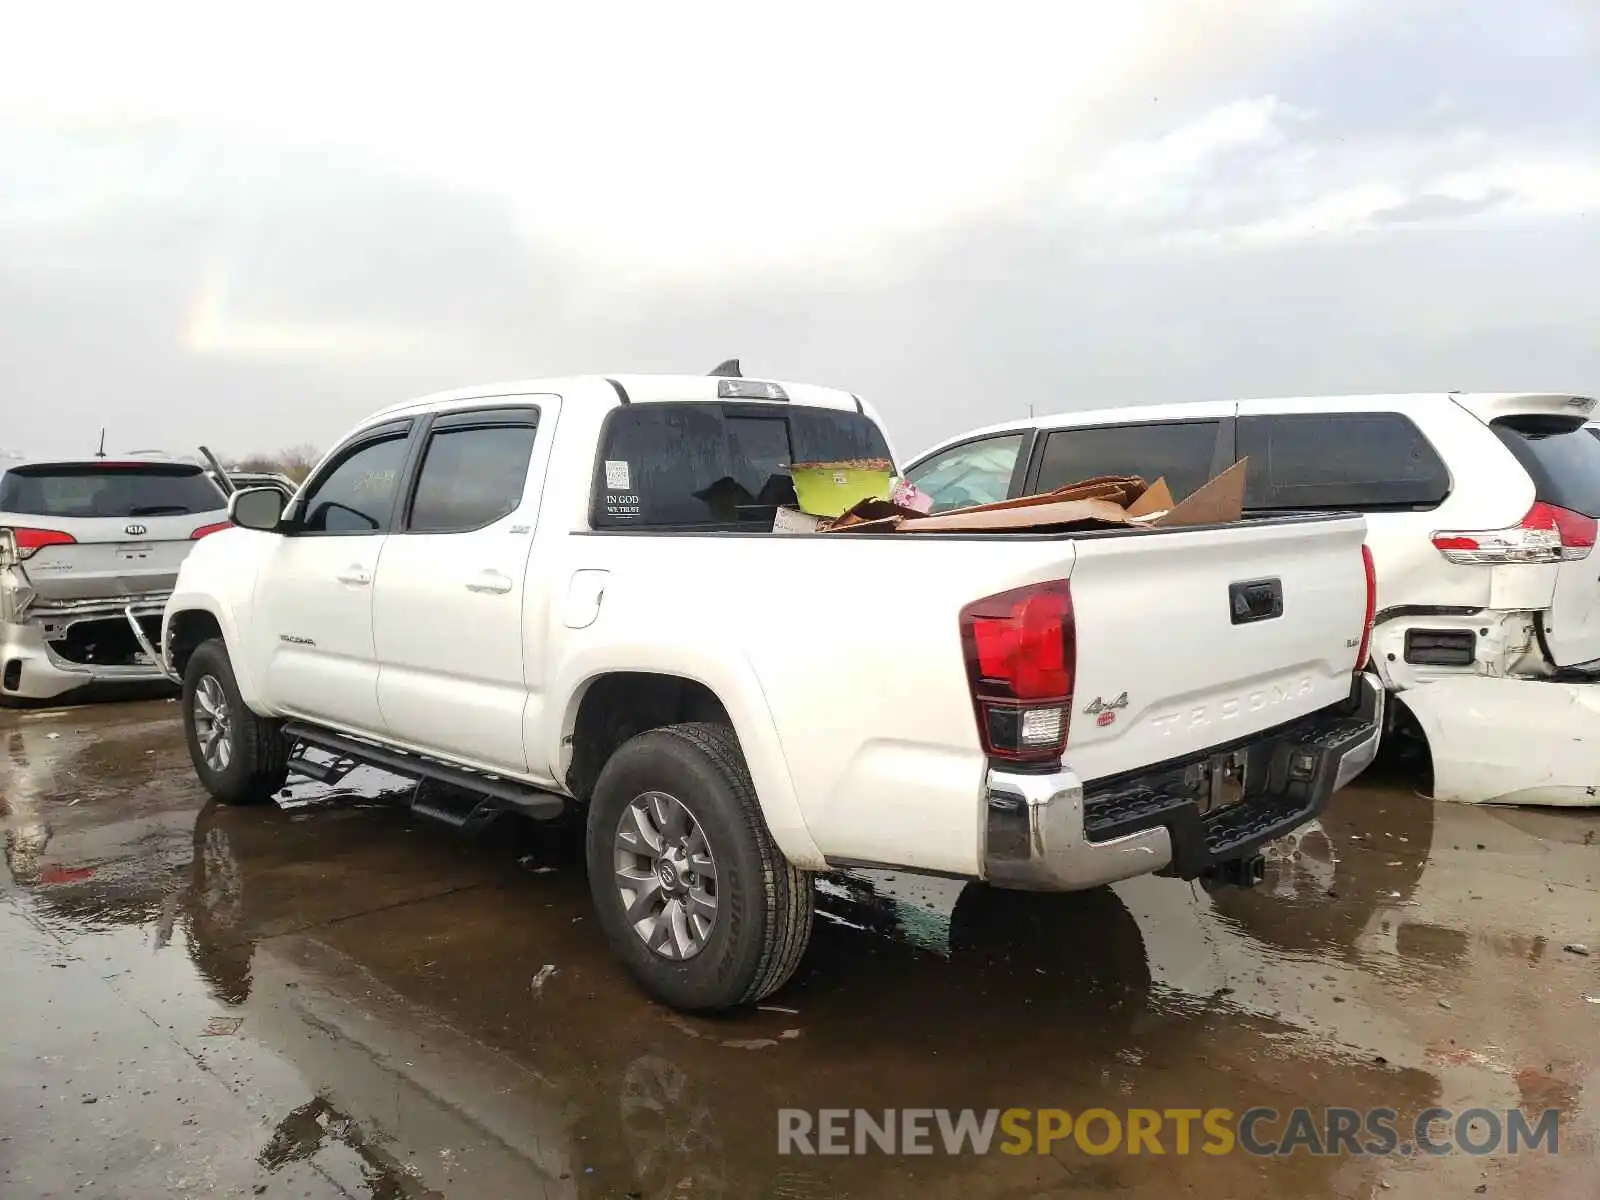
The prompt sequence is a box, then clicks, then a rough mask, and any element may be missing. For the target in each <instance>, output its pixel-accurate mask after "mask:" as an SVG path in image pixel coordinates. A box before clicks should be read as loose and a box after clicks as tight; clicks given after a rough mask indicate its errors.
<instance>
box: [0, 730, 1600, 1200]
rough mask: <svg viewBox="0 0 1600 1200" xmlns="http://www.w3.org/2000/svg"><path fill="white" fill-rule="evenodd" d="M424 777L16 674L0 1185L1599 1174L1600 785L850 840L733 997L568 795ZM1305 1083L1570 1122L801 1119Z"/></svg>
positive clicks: (1568, 1188)
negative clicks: (1071, 1125)
mask: <svg viewBox="0 0 1600 1200" xmlns="http://www.w3.org/2000/svg"><path fill="white" fill-rule="evenodd" d="M396 783H397V781H395V780H394V779H392V777H388V776H383V775H381V774H379V773H377V772H365V773H359V774H358V776H352V777H351V778H350V780H348V781H347V784H348V785H349V787H347V789H346V793H347V794H333V793H330V790H329V789H327V788H325V787H322V786H321V785H312V784H309V783H301V784H299V785H297V786H296V787H295V788H293V789H292V791H293V795H292V797H291V799H290V800H289V801H288V802H286V805H285V807H283V808H281V809H278V808H274V809H234V810H230V809H224V808H220V807H218V806H217V805H215V804H211V803H208V802H207V800H206V798H205V796H204V795H203V794H202V793H201V791H200V789H199V788H198V786H197V785H196V784H195V782H194V780H193V777H192V775H191V773H190V768H189V764H188V759H187V755H186V752H185V750H184V747H183V741H182V737H181V735H180V733H179V730H178V726H177V723H176V707H175V706H174V705H171V704H167V703H164V702H161V701H156V702H151V703H142V704H131V705H121V706H112V707H102V708H97V709H77V710H69V711H65V712H59V713H49V714H16V713H0V820H3V822H4V826H5V830H6V867H7V870H6V871H5V872H3V873H0V997H3V998H4V1004H5V1010H4V1013H3V1022H4V1023H3V1030H4V1033H3V1037H0V1196H3V1197H5V1198H6V1200H25V1198H32V1197H45V1196H52V1197H53V1196H103V1197H116V1198H119V1200H120V1198H123V1197H147V1196H162V1197H191V1196H193V1197H211V1196H233V1195H243V1196H252V1195H262V1196H268V1197H274V1196H278V1197H300V1196H310V1197H326V1196H352V1197H371V1198H374V1200H404V1198H412V1197H433V1196H439V1197H450V1198H455V1197H466V1198H479V1197H482V1198H484V1200H504V1198H506V1197H513V1196H514V1197H519V1198H520V1197H619V1198H620V1197H651V1198H667V1197H671V1198H674V1200H677V1198H683V1200H688V1198H697V1197H707V1198H712V1197H728V1198H738V1200H747V1198H757V1197H783V1198H793V1200H800V1198H807V1200H809V1198H822V1197H833V1196H848V1197H919V1198H927V1200H944V1198H946V1197H948V1198H952V1200H953V1198H956V1197H1015V1198H1023V1197H1035V1196H1058V1195H1087V1194H1094V1193H1111V1192H1122V1193H1128V1194H1132V1195H1134V1196H1149V1197H1163V1198H1165V1197H1169V1196H1177V1195H1192V1196H1198V1197H1219V1198H1220V1197H1232V1198H1236V1200H1237V1198H1244V1197H1255V1196H1273V1197H1283V1196H1295V1197H1301V1196H1304V1197H1322V1196H1330V1197H1358V1196H1378V1195H1383V1196H1393V1197H1410V1196H1417V1197H1430V1198H1431V1197H1439V1196H1458V1195H1459V1196H1471V1195H1481V1194H1488V1195H1504V1196H1513V1195H1516V1196H1558V1197H1563V1198H1564V1197H1579V1198H1582V1200H1592V1198H1594V1197H1600V1169H1597V1167H1596V1153H1595V1152H1596V1146H1597V1144H1600V1140H1597V1133H1600V844H1596V843H1597V841H1600V814H1596V813H1572V812H1567V813H1560V814H1557V813H1546V812H1528V811H1517V810H1496V809H1488V808H1471V807H1463V806H1448V805H1438V804H1433V803H1431V802H1429V801H1426V800H1423V799H1420V798H1418V797H1417V796H1416V795H1415V794H1414V793H1413V792H1412V790H1411V789H1410V788H1409V787H1408V786H1405V785H1403V784H1395V783H1392V782H1391V783H1389V784H1385V783H1384V782H1383V781H1382V780H1381V779H1380V780H1371V779H1369V780H1367V781H1363V783H1362V784H1361V785H1360V786H1357V787H1355V788H1352V789H1349V790H1347V791H1346V792H1345V793H1343V794H1342V795H1341V796H1340V797H1338V798H1337V800H1336V803H1335V805H1334V807H1333V808H1332V809H1331V810H1330V811H1329V812H1328V813H1327V814H1326V815H1325V817H1324V818H1323V820H1322V821H1321V822H1320V824H1319V825H1318V826H1317V827H1314V828H1312V829H1310V830H1308V831H1307V832H1306V833H1305V834H1304V835H1303V836H1302V837H1301V838H1300V839H1299V840H1298V844H1297V845H1296V846H1294V847H1291V848H1285V849H1284V850H1283V851H1282V852H1280V853H1279V854H1278V855H1277V857H1276V858H1275V861H1274V862H1273V864H1272V868H1271V870H1270V873H1269V876H1268V880H1267V882H1266V884H1265V885H1264V886H1262V887H1261V888H1259V889H1257V890H1255V891H1253V892H1239V891H1219V892H1216V893H1215V894H1208V893H1207V892H1205V891H1204V890H1202V889H1198V888H1194V887H1191V886H1189V885H1186V884H1180V883H1177V882H1174V881H1169V880H1157V879H1148V880H1140V881H1136V882H1133V883H1130V884H1127V885H1120V886H1118V887H1117V888H1116V889H1114V890H1111V891H1101V892H1098V893H1092V894H1088V895H1084V896H1075V897H1073V896H1069V897H1015V896H1011V897H1007V896H1003V895H1002V896H996V895H995V894H993V893H987V892H985V891H983V890H982V889H971V888H969V889H966V890H963V888H962V887H961V885H959V884H956V883H949V882H943V881H925V880H915V879H910V878H905V877H902V878H895V877H888V876H874V877H866V876H863V877H852V878H841V879H838V880H829V881H827V882H826V884H825V885H824V897H823V904H824V910H825V911H824V913H823V915H822V917H821V919H820V920H819V922H818V926H817V931H816V936H815V938H814V940H813V943H812V948H811V950H810V952H809V953H808V955H807V958H806V960H805V962H804V964H803V965H802V967H801V970H800V972H799V974H798V976H797V977H796V981H795V982H794V983H793V984H791V985H790V986H789V987H787V988H785V989H784V990H783V992H781V993H780V994H779V995H777V996H775V997H773V998H772V1002H771V1004H770V1005H769V1006H767V1007H765V1008H762V1009H759V1010H757V1011H754V1012H750V1013H748V1014H746V1015H743V1016H740V1017H738V1018H735V1019H731V1020H718V1021H710V1020H698V1019H686V1018H683V1017H680V1016H677V1015H675V1014H673V1013H671V1012H669V1011H666V1010H664V1009H662V1008H660V1007H658V1006H655V1005H652V1004H651V1003H649V1002H648V1001H646V1000H645V999H643V998H642V997H641V996H640V994H639V993H638V992H637V991H635V990H634V988H633V987H632V986H630V984H629V983H628V981H627V980H626V979H625V978H624V977H623V975H622V974H621V972H620V970H619V969H618V968H617V967H616V966H615V965H614V964H613V962H612V960H611V958H610V956H609V955H608V953H607V952H606V950H605V948H604V946H603V945H602V943H601V939H600V934H599V931H598V929H597V928H596V926H595V924H594V922H593V921H592V920H591V919H590V917H589V906H588V897H587V891H586V887H585V883H584V880H583V875H582V871H581V868H580V867H579V865H578V860H577V859H576V857H575V856H574V855H573V854H572V853H571V851H570V850H569V849H568V848H567V847H566V846H564V845H562V844H559V842H558V841H557V839H555V838H552V837H550V836H548V835H547V834H544V833H541V831H539V830H537V829H534V828H532V827H524V826H520V825H515V824H506V825H503V826H497V827H494V828H492V829H491V831H490V832H489V834H487V835H486V836H485V837H483V838H481V839H479V840H477V841H474V842H469V841H466V840H463V839H462V838H461V837H460V835H458V834H455V833H453V832H451V831H448V830H445V829H443V828H441V827H437V826H433V825H430V824H427V823H425V822H423V821H421V820H419V819H415V818H412V817H410V816H409V815H407V814H404V813H401V812H398V811H396V810H395V809H394V808H392V807H390V806H386V805H385V804H384V803H383V801H382V797H383V795H384V794H385V792H386V791H387V790H389V789H392V788H393V787H394V786H395V785H396ZM1573 944H1576V945H1578V946H1579V947H1580V949H1581V948H1582V947H1584V946H1587V947H1590V948H1592V949H1593V952H1592V953H1591V954H1590V955H1588V956H1585V955H1583V954H1581V953H1577V952H1574V951H1571V950H1568V949H1566V947H1567V946H1569V945H1573ZM1591 997H1592V998H1594V999H1593V1000H1591V999H1590V998H1591ZM1296 1105H1309V1106H1317V1107H1320V1106H1325V1105H1341V1106H1350V1107H1356V1108H1369V1107H1375V1106H1376V1107H1390V1108H1394V1109H1397V1110H1399V1112H1400V1113H1401V1114H1402V1118H1404V1117H1405V1115H1406V1114H1413V1113H1415V1112H1417V1111H1418V1110H1421V1109H1424V1108H1426V1107H1428V1106H1431V1105H1439V1106H1444V1107H1450V1108H1456V1109H1464V1108H1468V1107H1476V1106H1482V1107H1487V1108H1497V1109H1501V1110H1504V1109H1507V1108H1512V1107H1524V1108H1526V1109H1528V1110H1530V1111H1533V1110H1542V1109H1544V1108H1548V1107H1556V1108H1560V1109H1562V1110H1563V1117H1562V1124H1561V1129H1560V1142H1559V1153H1558V1154H1557V1155H1555V1156H1550V1155H1548V1154H1543V1153H1534V1154H1527V1153H1524V1154H1523V1155H1520V1156H1516V1157H1510V1156H1507V1155H1504V1154H1497V1155H1493V1156H1489V1157H1470V1156H1466V1155H1460V1154H1457V1155H1451V1156H1445V1157H1437V1158H1435V1157H1428V1158H1423V1157H1410V1158H1401V1157H1391V1158H1381V1159H1380V1158H1372V1157H1357V1156H1350V1155H1344V1156H1336V1157H1322V1158H1313V1157H1309V1156H1306V1155H1304V1154H1296V1155H1294V1156H1292V1157H1287V1158H1278V1159H1270V1158H1269V1159H1263V1158H1256V1157H1249V1156H1246V1155H1244V1154H1242V1153H1234V1154H1231V1155H1227V1156H1220V1157H1210V1156H1205V1155H1199V1154H1193V1155H1189V1156H1179V1155H1176V1154H1174V1153H1171V1152H1170V1151H1171V1145H1170V1142H1169V1146H1168V1149H1169V1153H1167V1154H1166V1155H1164V1156H1155V1155H1150V1154H1142V1155H1138V1156H1131V1155H1128V1154H1124V1153H1121V1152H1118V1153H1113V1154H1109V1155H1104V1156H1096V1155H1091V1154H1086V1153H1084V1152H1083V1151H1082V1150H1080V1149H1079V1148H1078V1147H1076V1146H1075V1145H1073V1144H1072V1143H1071V1142H1070V1141H1069V1142H1067V1143H1065V1144H1063V1145H1059V1146H1057V1147H1056V1148H1055V1150H1054V1152H1053V1153H1052V1154H1050V1155H1048V1156H1040V1155H1037V1154H1030V1155H1024V1156H1008V1155H1004V1154H991V1155H988V1156H985V1157H981V1158H980V1157H971V1156H968V1157H961V1158H948V1157H945V1156H943V1155H937V1156H934V1157H926V1158H919V1157H888V1156H885V1155H882V1154H869V1155H866V1156H861V1157H854V1156H851V1157H827V1158H824V1157H811V1158H804V1157H795V1156H780V1155H779V1154H778V1153H777V1128H778V1118H777V1110H778V1109H779V1108H782V1107H794V1108H807V1109H820V1108H854V1107H865V1108H870V1109H882V1108H918V1107H923V1108H926V1107H952V1108H977V1109H987V1108H991V1107H993V1108H1010V1107H1058V1108H1065V1109H1070V1110H1074V1111H1081V1110H1084V1109H1087V1108H1092V1107H1105V1108H1110V1109H1112V1110H1116V1111H1125V1110H1126V1109H1128V1108H1134V1107H1141V1108H1153V1109H1170V1108H1199V1109H1207V1108H1213V1107H1224V1108H1229V1109H1232V1110H1234V1111H1235V1112H1242V1111H1243V1110H1245V1109H1248V1108H1251V1107H1255V1106H1268V1107H1273V1108H1277V1109H1279V1110H1288V1109H1290V1108H1292V1107H1294V1106H1296Z"/></svg>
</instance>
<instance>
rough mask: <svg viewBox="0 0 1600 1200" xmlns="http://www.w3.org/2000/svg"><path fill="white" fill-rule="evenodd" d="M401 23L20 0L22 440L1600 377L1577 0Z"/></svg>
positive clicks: (1577, 384) (17, 261)
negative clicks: (677, 406) (551, 401)
mask: <svg viewBox="0 0 1600 1200" xmlns="http://www.w3.org/2000/svg"><path fill="white" fill-rule="evenodd" d="M413 7H414V8H419V9H420V8H422V7H423V6H396V5H392V4H377V3H373V4H364V3H354V2H351V3H343V4H328V3H326V2H325V0H323V2H319V3H314V4H313V3H300V2H298V0H277V2H276V3H273V4H270V5H267V4H261V5H256V6H253V7H252V8H250V9H249V10H248V11H251V12H254V13H255V14H256V16H255V17H254V19H252V20H249V21H246V20H241V19H240V18H239V17H238V16H237V15H236V14H237V13H239V12H241V11H246V10H244V9H243V8H242V6H239V5H225V4H217V3H215V0H207V2H204V3H193V4H189V3H181V4H179V3H160V2H154V3H144V4H136V5H132V4H127V3H125V2H122V0H118V2H116V3H108V4H105V5H103V6H99V5H85V4H72V5H66V4H56V5H48V4H39V3H36V2H31V3H27V4H20V3H13V2H12V0H0V14H3V24H0V31H3V32H0V388H3V389H4V390H3V399H0V448H5V449H9V450H21V451H25V452H29V453H57V452H66V451H86V450H89V449H92V447H93V442H94V440H95V438H96V436H97V431H98V429H99V427H100V426H101V425H105V426H108V427H109V430H110V432H109V434H108V438H107V442H108V445H109V446H110V447H112V448H118V449H125V450H131V449H138V448H143V447H149V446H161V447H166V448H170V449H184V450H187V449H189V448H191V447H192V446H193V445H194V444H195V443H196V442H206V443H208V444H210V445H211V446H213V447H215V448H220V449H223V450H224V451H225V452H227V453H230V454H233V453H243V452H247V451H251V450H262V449H266V450H270V449H275V448H277V447H281V446H284V445H288V444H292V443H296V442H306V441H309V442H313V443H316V444H318V445H319V446H326V445H327V444H328V443H329V442H330V441H331V440H332V439H333V438H335V437H337V436H338V435H339V433H340V432H341V431H342V430H343V429H344V428H345V427H346V426H347V425H349V424H350V423H351V422H353V421H354V420H356V419H358V418H359V417H361V416H364V415H365V414H366V413H368V412H370V411H371V410H373V409H375V408H378V407H380V406H383V405H386V404H390V403H393V402H395V401H397V400H401V399H404V398H406V397H408V396H412V395H417V394H421V393H425V392H428V391H431V390H435V389H438V388H442V387H453V386H460V385H465V384H470V383H475V382H487V381H491V380H500V379H512V378H522V377H532V376H539V375H553V374H565V373H571V372H581V371H611V372H615V371H655V370H663V371H689V372H693V373H703V372H704V371H706V370H709V369H710V368H711V367H712V366H713V365H714V364H715V363H716V362H718V361H720V360H721V359H723V358H726V357H730V356H738V357H740V358H742V359H743V361H744V364H745V368H746V371H747V373H749V374H752V375H762V376H769V377H777V378H785V379H792V380H807V381H815V382H822V383H834V384H839V385H842V386H845V387H848V388H850V389H851V390H855V391H859V392H861V393H862V394H864V395H866V396H868V397H869V398H870V399H872V400H873V401H874V402H875V403H876V404H877V405H878V407H879V409H880V410H881V411H882V412H883V414H884V415H885V417H886V420H887V423H888V425H889V428H890V434H891V437H892V438H893V441H894V443H895V446H896V448H897V449H898V450H899V451H900V452H901V453H902V454H903V455H909V453H910V452H914V451H916V450H920V449H922V448H923V447H924V446H926V445H927V444H928V443H930V442H932V441H933V440H935V439H937V438H940V437H943V436H946V435H949V434H954V433H958V432H960V431H962V430H964V429H967V428H970V427H973V426H976V425H981V424H987V423H991V422H994V421H997V420H1003V419H1006V418H1008V417H1011V416H1014V415H1020V414H1024V413H1026V411H1027V407H1028V405H1029V404H1032V405H1034V406H1036V408H1037V409H1038V411H1040V412H1045V411H1051V410H1060V409H1070V408H1084V407H1095V406H1102V405H1113V404H1124V403H1138V402H1145V401H1169V400H1179V399H1202V398H1213V397H1224V396H1227V397H1231V396H1245V395H1272V394H1304V393H1312V392H1349V391H1375V390H1384V391H1387V390H1425V389H1440V390H1444V389H1452V388H1462V389H1523V388H1527V389H1541V390H1543V389H1548V390H1558V391H1566V390H1570V391H1576V392H1582V393H1585V394H1590V395H1593V394H1596V393H1597V392H1600V5H1597V4H1595V3H1594V0H1520V2H1517V3H1514V2H1512V0H1472V2H1471V3H1467V4H1464V3H1461V2H1460V0H1339V2H1334V0H1272V2H1271V3H1268V4H1262V3H1260V2H1259V0H1183V2H1170V3H1169V2H1166V0H1149V2H1143V0H1118V3H1116V4H1110V3H1104V2H1101V3H1095V4H1084V3H1078V2H1076V0H1053V2H1051V3H1045V0H1036V2H1034V3H1026V4H1018V3H1010V2H1007V0H986V2H985V3H983V4H964V5H959V6H957V5H951V6H948V8H940V7H938V6H929V5H927V4H911V3H894V2H890V0H878V2H876V3H872V4H861V3H852V4H845V3H834V2H833V0H808V3H805V4H795V5H791V6H786V7H785V8H782V9H778V8H776V7H775V6H766V5H755V4H751V3H750V2H749V0H729V2H728V3H704V2H699V0H680V2H679V3H677V4H671V5H666V4H660V3H644V2H639V3H610V4H607V3H601V2H599V0H591V2H590V3H587V4H561V5H552V4H548V3H542V2H536V3H532V4H525V5H520V6H518V5H511V4H504V3H496V4H477V3H471V2H462V0H458V2H457V3H454V4H452V5H449V6H428V8H429V11H430V12H431V14H432V15H430V16H428V17H427V18H423V17H420V16H413V15H410V13H409V11H406V12H402V11H401V10H402V9H407V10H409V9H411V8H413ZM768 10H770V11H771V12H781V13H782V14H783V15H781V16H772V15H768ZM944 13H949V14H951V15H948V16H946V15H939V14H944Z"/></svg>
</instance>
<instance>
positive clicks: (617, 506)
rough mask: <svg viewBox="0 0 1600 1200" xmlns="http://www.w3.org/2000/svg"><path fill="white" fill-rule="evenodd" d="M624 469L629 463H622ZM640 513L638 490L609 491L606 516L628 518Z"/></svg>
mask: <svg viewBox="0 0 1600 1200" xmlns="http://www.w3.org/2000/svg"><path fill="white" fill-rule="evenodd" d="M622 465H623V467H624V469H626V467H627V465H628V464H627V463H623V464H622ZM638 515H639V493H637V492H607V493H606V516H608V517H617V518H620V519H621V520H628V519H629V518H632V517H637V516H638Z"/></svg>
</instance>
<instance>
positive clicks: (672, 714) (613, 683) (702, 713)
mask: <svg viewBox="0 0 1600 1200" xmlns="http://www.w3.org/2000/svg"><path fill="white" fill-rule="evenodd" d="M687 722H704V723H707V724H713V725H726V726H728V727H729V728H731V729H733V730H734V736H735V737H736V738H737V737H738V732H739V731H738V729H737V727H736V726H735V724H734V721H733V718H732V716H730V715H729V712H728V708H727V705H725V704H724V703H723V702H722V699H721V697H719V696H718V695H717V694H716V692H714V691H713V690H712V689H711V688H710V687H708V686H706V685H705V684H704V683H702V682H700V681H699V680H697V679H691V678H689V677H687V676H684V675H671V674H666V673H661V672H653V671H608V672H605V673H603V674H600V675H597V676H595V677H594V678H592V679H590V680H589V681H588V683H587V684H586V685H585V687H584V688H583V690H582V694H581V695H579V696H577V697H575V698H574V705H573V711H572V717H571V720H570V722H569V725H568V731H567V733H566V736H565V737H564V739H563V740H564V741H565V743H566V744H567V746H569V747H570V748H571V759H570V762H569V765H568V767H567V771H566V782H567V787H568V788H569V789H570V790H571V792H572V794H573V795H574V796H576V797H578V799H580V800H584V801H587V800H588V799H589V796H590V794H591V793H592V792H593V791H594V785H595V783H596V781H597V780H598V779H599V778H600V772H601V771H603V770H604V769H605V765H606V763H607V762H608V761H610V759H611V756H612V755H614V754H615V753H616V752H617V751H618V750H620V749H621V748H622V746H623V745H624V744H625V743H626V742H627V741H628V740H629V739H630V738H633V737H635V736H637V735H638V734H641V733H647V732H649V731H650V730H652V729H662V728H665V727H666V726H668V725H678V724H684V723H687Z"/></svg>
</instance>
